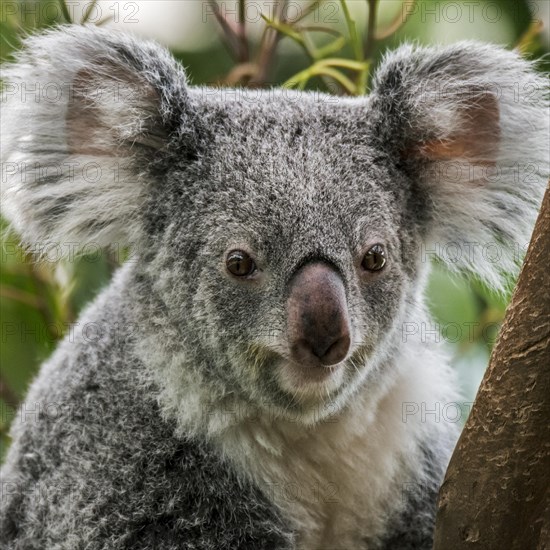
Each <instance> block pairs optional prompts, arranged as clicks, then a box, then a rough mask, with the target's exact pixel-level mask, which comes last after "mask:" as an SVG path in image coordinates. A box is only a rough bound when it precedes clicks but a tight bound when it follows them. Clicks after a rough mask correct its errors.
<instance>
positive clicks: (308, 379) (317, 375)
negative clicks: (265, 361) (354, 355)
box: [284, 361, 344, 385]
mask: <svg viewBox="0 0 550 550" xmlns="http://www.w3.org/2000/svg"><path fill="white" fill-rule="evenodd" d="M284 368H286V369H287V370H289V371H291V375H292V376H293V377H294V379H295V381H296V382H297V383H298V384H300V385H301V384H311V383H321V382H326V381H327V380H329V379H330V378H331V377H332V376H334V375H335V374H336V373H337V372H338V371H339V370H341V369H343V368H344V364H343V363H339V364H337V365H330V366H324V365H305V364H299V363H296V362H294V361H291V362H289V363H287V364H286V366H285V367H284Z"/></svg>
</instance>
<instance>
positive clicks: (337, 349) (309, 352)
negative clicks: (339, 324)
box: [295, 332, 350, 367]
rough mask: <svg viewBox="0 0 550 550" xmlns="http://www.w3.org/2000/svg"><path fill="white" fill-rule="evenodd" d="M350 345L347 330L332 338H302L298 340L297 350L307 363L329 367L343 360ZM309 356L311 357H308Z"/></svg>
mask: <svg viewBox="0 0 550 550" xmlns="http://www.w3.org/2000/svg"><path fill="white" fill-rule="evenodd" d="M349 346H350V338H349V334H348V333H347V332H346V333H344V334H342V335H340V336H338V337H336V338H330V339H322V338H317V339H311V340H307V339H302V340H300V341H299V342H297V345H296V347H295V350H296V351H298V355H299V356H300V358H301V359H302V360H303V361H305V362H306V363H312V364H315V363H317V364H319V363H320V364H321V365H323V366H326V367H329V366H331V365H335V364H336V363H340V362H341V361H343V360H344V359H345V357H346V355H347V353H348V350H349ZM308 358H309V359H308Z"/></svg>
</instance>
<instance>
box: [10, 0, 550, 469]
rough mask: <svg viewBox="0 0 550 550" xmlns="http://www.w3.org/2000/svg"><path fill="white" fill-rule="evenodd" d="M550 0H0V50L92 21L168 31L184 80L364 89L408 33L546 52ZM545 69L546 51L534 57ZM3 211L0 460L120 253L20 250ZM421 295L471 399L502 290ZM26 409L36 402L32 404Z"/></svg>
mask: <svg viewBox="0 0 550 550" xmlns="http://www.w3.org/2000/svg"><path fill="white" fill-rule="evenodd" d="M549 6H550V2H548V1H547V0H541V1H539V2H537V1H527V0H499V1H498V2H495V1H485V0H480V1H468V2H452V1H437V2H436V1H431V0H426V1H423V0H417V1H416V2H414V1H412V0H405V1H402V0H381V1H376V0H370V1H369V0H348V1H347V2H345V1H340V0H322V1H320V2H319V1H313V2H312V1H307V0H301V1H291V0H287V1H285V0H257V1H256V0H241V1H238V0H230V1H223V2H222V1H220V2H218V3H217V4H216V3H214V2H209V1H206V0H205V1H201V0H180V1H163V0H146V1H136V2H115V1H104V0H101V1H99V2H89V1H84V2H83V1H67V2H62V1H60V0H42V1H33V2H23V1H18V0H0V8H1V10H0V60H1V61H6V60H9V59H10V58H11V56H12V54H13V53H14V52H15V51H16V50H17V49H18V48H19V47H20V44H21V38H22V37H24V35H25V34H26V33H29V32H33V31H35V30H37V29H42V28H46V27H49V26H51V25H54V24H57V23H66V22H67V21H68V20H71V21H72V22H74V23H80V22H81V21H82V20H85V19H87V20H88V22H89V23H93V24H100V25H103V26H105V27H109V26H113V27H120V28H122V29H124V30H125V31H128V32H134V33H137V34H139V35H141V36H145V37H152V38H155V39H156V40H157V41H159V42H161V43H164V44H165V45H166V46H168V47H169V48H170V49H171V50H172V51H173V53H174V55H175V56H176V57H177V58H178V59H179V60H180V61H181V62H182V63H183V65H184V66H185V67H186V68H187V72H188V75H189V78H190V81H191V83H192V84H215V85H233V86H250V85H254V86H270V85H281V84H283V83H285V82H286V83H287V85H288V86H295V87H299V88H304V89H319V90H322V91H326V90H327V88H328V89H329V90H330V91H331V92H332V93H337V94H360V93H363V92H364V91H365V89H368V81H369V77H370V76H371V75H372V71H373V70H374V69H375V67H376V64H377V63H378V62H379V60H380V57H381V55H382V53H383V52H384V51H385V50H386V49H388V48H393V47H395V46H396V45H398V44H400V43H402V42H403V41H408V40H414V41H417V42H419V43H424V44H443V43H450V42H455V41H457V40H461V39H478V40H484V41H490V42H494V43H498V44H503V45H506V46H507V47H510V48H511V47H515V46H518V47H520V48H521V49H522V51H523V52H524V53H525V55H526V56H528V57H531V58H537V59H538V58H541V57H542V56H544V54H547V53H548V51H549V50H550V47H549V44H548V42H549V40H548V36H549V35H548V12H549V11H550V8H549ZM369 7H370V12H369ZM239 10H241V11H239ZM369 13H370V15H369ZM373 13H374V14H375V18H373V17H372V15H373ZM262 16H263V17H262ZM222 19H223V20H222ZM369 21H370V27H369ZM243 23H244V24H243ZM543 23H544V24H543ZM222 27H225V32H224V30H223V29H222ZM267 28H270V29H271V30H269V31H267ZM368 28H371V29H372V30H371V32H370V33H368V32H367V30H368ZM243 36H246V46H245V41H244V40H243V38H242V37H243ZM270 41H271V42H270ZM273 44H276V49H275V47H274V46H273ZM544 68H546V69H547V68H548V62H547V61H546V62H543V63H541V70H543V69H544ZM304 71H306V72H304ZM1 223H2V227H1V229H2V234H3V239H2V247H1V251H0V253H1V258H0V270H1V273H0V297H1V302H0V325H1V330H2V336H1V352H0V444H1V446H2V449H0V458H1V456H3V454H4V452H5V448H6V445H7V444H9V438H8V428H9V424H10V421H11V419H12V418H13V416H14V414H15V407H16V406H17V404H18V403H21V402H22V401H23V400H24V395H25V391H26V389H27V387H28V385H29V382H30V381H31V380H32V378H33V376H34V375H35V374H36V372H37V370H38V368H39V365H40V363H41V362H42V361H43V360H44V359H45V358H47V357H48V355H49V354H50V353H51V352H52V350H53V349H54V347H55V345H56V343H57V342H58V341H59V339H60V338H62V337H63V335H64V334H65V333H66V332H67V331H68V329H69V326H70V323H72V322H74V321H76V319H77V317H78V314H79V312H80V311H81V309H82V307H83V306H84V305H85V304H87V303H88V302H89V301H90V300H92V299H93V297H94V296H95V295H96V294H97V293H98V291H99V290H100V289H101V288H102V287H103V286H105V285H106V284H107V283H108V281H109V280H110V278H111V275H112V272H113V270H114V269H116V267H117V266H118V265H119V264H120V262H121V257H122V256H123V253H122V252H121V251H118V250H116V248H113V249H112V250H109V251H101V250H88V252H89V253H88V254H86V255H83V256H79V257H74V258H68V259H64V260H63V261H57V257H58V256H59V255H60V252H61V251H60V250H58V249H56V248H55V247H53V248H50V249H48V250H47V251H46V254H45V257H43V258H41V259H40V258H39V257H38V255H37V254H36V253H35V252H36V251H32V250H23V249H22V248H21V247H20V246H19V245H18V240H17V236H16V235H13V234H12V233H11V232H10V231H9V229H8V228H7V225H6V223H5V222H1ZM428 297H429V301H430V304H431V307H432V311H433V314H434V318H435V320H436V322H437V323H439V335H440V338H441V339H443V340H447V341H448V343H449V346H450V347H451V348H452V351H453V353H454V365H455V367H456V369H457V370H458V372H459V378H460V382H461V386H462V390H463V395H464V402H465V403H468V402H471V401H473V399H474V396H475V392H476V390H477V386H478V384H479V382H480V380H481V377H482V375H483V371H484V369H485V367H486V365H487V362H488V358H489V354H490V351H491V347H492V345H493V343H494V340H495V336H496V334H497V332H498V327H499V324H500V322H501V320H502V318H503V314H504V310H505V307H506V303H507V299H508V297H502V296H496V295H494V294H492V293H490V292H488V291H487V289H486V288H484V287H483V285H482V284H480V283H479V282H477V281H475V280H470V279H468V280H467V279H464V278H458V277H451V276H450V274H449V273H448V272H446V271H445V270H444V269H443V268H441V267H440V266H438V265H436V266H435V268H434V271H433V275H432V277H431V281H430V287H429V295H428ZM426 328H427V329H432V328H435V327H426ZM427 337H430V336H429V335H428V336H427ZM26 407H27V409H30V410H32V407H33V404H29V403H27V404H26ZM462 420H465V418H462Z"/></svg>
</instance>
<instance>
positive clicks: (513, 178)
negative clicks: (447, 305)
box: [0, 26, 550, 550]
mask: <svg viewBox="0 0 550 550" xmlns="http://www.w3.org/2000/svg"><path fill="white" fill-rule="evenodd" d="M3 79H4V87H3V97H2V102H1V110H2V112H1V115H2V116H1V143H0V145H1V153H2V166H3V177H2V188H1V191H2V213H3V215H4V216H5V217H6V219H8V220H9V222H10V223H11V226H12V227H13V228H14V230H16V231H17V232H19V234H20V235H21V238H22V241H23V242H24V243H25V244H26V245H30V246H37V245H40V244H45V243H58V244H63V243H78V245H79V246H80V247H82V248H85V247H86V245H88V244H90V243H94V244H95V245H99V246H102V247H108V246H110V245H112V244H113V243H118V245H119V246H127V247H129V248H130V249H131V250H132V259H131V260H130V261H128V262H127V263H126V264H125V265H124V266H123V267H122V268H120V269H119V270H118V272H117V273H116V274H115V276H114V278H113V281H112V282H111V284H110V285H109V287H108V288H106V289H105V290H104V291H103V292H102V293H101V294H100V296H99V297H98V298H97V299H96V300H95V301H94V302H93V303H92V304H90V305H89V306H88V308H87V309H86V310H85V311H84V312H83V314H82V316H81V318H80V319H79V321H78V324H77V325H76V328H75V330H72V331H71V334H70V336H67V338H65V340H64V341H63V342H62V343H61V344H60V345H59V346H58V348H57V350H56V351H55V352H54V354H53V355H52V357H51V358H50V359H49V360H47V361H46V362H45V363H44V365H43V366H42V368H41V370H40V373H39V374H38V376H37V377H36V379H35V380H34V382H33V384H32V386H31V388H30V390H29V393H28V395H27V397H26V399H25V403H24V404H23V405H22V408H21V413H20V414H19V415H18V417H17V420H16V421H15V422H14V423H13V426H12V431H11V436H12V438H13V443H12V444H11V447H10V449H9V452H8V454H7V458H6V462H5V464H4V466H3V469H2V480H3V481H2V483H3V489H2V499H1V502H0V505H1V512H0V540H2V543H1V544H2V547H3V548H26V549H27V548H28V549H31V548H40V549H43V548H59V549H62V548H63V549H65V548H66V549H68V548H71V549H75V548H86V549H88V550H95V549H97V550H99V549H106V548H116V549H121V548H128V549H139V548H143V549H145V548H148V549H151V548H162V549H174V550H175V549H182V548H188V549H212V550H214V549H216V550H218V549H222V548H223V549H226V548H227V549H237V548H243V549H251V548H263V549H268V548H273V549H306V550H317V549H321V548H323V549H328V548H330V549H346V550H350V549H392V550H396V549H397V550H399V549H429V548H431V541H432V529H433V522H434V515H435V507H436V495H437V490H438V487H439V484H440V483H441V480H442V476H443V473H444V471H445V468H446V464H447V461H448V459H449V456H450V453H451V450H452V448H453V445H454V443H455V441H456V437H457V434H458V429H457V424H456V422H453V421H452V419H450V418H449V416H445V417H442V416H441V410H442V408H443V407H445V406H446V405H448V404H453V403H455V402H456V401H457V400H459V399H460V398H459V396H458V393H457V391H456V382H455V381H454V379H453V376H452V371H451V369H450V367H449V358H448V357H447V355H446V351H445V349H444V348H442V346H441V345H440V344H439V343H438V341H437V338H430V337H429V334H430V333H429V332H426V330H425V329H426V327H428V328H430V327H433V325H432V324H431V322H430V317H429V315H428V313H427V308H426V299H425V297H424V292H425V287H426V280H427V277H428V274H429V270H430V259H431V257H433V256H439V258H440V260H441V261H443V262H446V263H447V264H448V266H449V268H450V269H452V270H455V271H458V272H463V271H465V272H470V273H471V274H473V275H475V276H476V277H478V278H480V279H482V280H483V281H485V282H486V283H487V284H488V285H490V286H491V287H492V288H494V289H496V290H497V291H501V290H503V289H504V287H505V281H506V280H507V277H508V274H509V273H513V272H514V270H515V269H516V267H517V263H518V259H519V258H518V257H517V256H518V255H517V250H518V249H521V248H522V247H523V246H524V245H525V244H526V243H527V242H528V241H529V235H530V232H531V230H532V226H533V222H534V218H535V216H536V213H537V209H538V206H539V204H540V200H541V197H542V193H543V191H544V188H545V184H546V179H547V176H548V166H549V159H548V151H549V150H550V149H549V147H548V139H549V128H548V120H549V117H548V100H547V98H548V87H547V84H546V81H545V79H544V78H543V77H541V76H539V75H538V74H537V72H536V68H535V67H533V65H532V64H531V63H529V62H527V61H525V60H523V59H521V58H520V57H519V56H518V54H517V53H515V52H511V51H506V50H504V49H502V48H500V47H496V46H490V45H485V44H481V43H476V42H461V43H458V44H454V45H451V46H445V47H419V46H409V45H404V46H402V47H400V48H398V49H397V50H396V51H393V52H391V53H388V54H387V55H386V56H385V57H384V59H383V60H382V61H381V63H380V64H379V66H378V68H377V70H376V72H375V74H374V78H373V83H372V89H371V92H370V94H369V95H368V96H365V97H359V98H341V97H333V96H330V95H324V94H318V93H314V92H290V91H288V90H276V89H273V90H262V91H258V90H254V91H247V90H229V89H214V88H208V87H204V88H203V87H193V86H189V85H188V83H187V79H186V76H185V73H184V70H183V69H182V68H181V67H180V65H179V64H178V63H177V62H176V61H175V60H174V59H173V58H172V57H171V56H170V54H169V53H168V52H167V51H166V50H164V49H163V48H162V47H160V46H159V45H157V44H154V43H151V42H142V41H139V40H137V39H136V38H133V37H131V36H128V35H125V34H119V33H115V32H112V31H109V32H107V31H105V30H100V29H97V28H94V27H89V26H82V27H80V26H79V27H76V26H66V27H58V28H56V29H54V30H52V31H49V32H46V33H44V34H39V35H36V36H31V37H28V38H27V39H26V41H25V46H24V48H23V50H22V51H21V52H20V53H19V54H18V55H17V57H16V59H15V60H14V62H13V63H11V64H9V65H6V66H5V67H4V70H3ZM31 96H32V97H31ZM488 245H492V246H493V247H494V248H496V250H497V251H498V254H497V255H496V254H488V253H487V250H486V248H485V247H486V246H488ZM449 250H452V258H449V257H448V251H449ZM497 256H498V257H497ZM495 258H496V259H495ZM92 325H93V326H94V327H97V328H98V330H99V333H100V334H101V338H94V339H90V338H89V335H88V334H87V332H86V330H84V329H85V328H86V327H89V326H92ZM79 327H80V328H79ZM426 334H427V336H426ZM92 340H93V341H92ZM51 404H55V407H51ZM30 409H32V411H34V413H35V414H33V415H29V414H28V412H29V410H30ZM52 411H53V412H52ZM438 411H439V413H438Z"/></svg>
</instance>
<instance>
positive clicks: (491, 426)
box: [434, 187, 550, 550]
mask: <svg viewBox="0 0 550 550" xmlns="http://www.w3.org/2000/svg"><path fill="white" fill-rule="evenodd" d="M547 544H548V546H546V545H547ZM464 548H468V549H480V550H481V549H483V550H493V549H495V550H497V549H498V550H503V549H506V550H515V549H517V550H543V549H545V548H550V187H549V188H547V190H546V195H545V197H544V200H543V204H542V209H541V212H540V215H539V219H538V221H537V224H536V226H535V230H534V233H533V238H532V239H531V244H530V245H529V250H528V252H527V256H526V258H525V262H524V265H523V268H522V270H521V274H520V276H519V279H518V283H517V286H516V289H515V291H514V294H513V296H512V301H511V303H510V306H509V307H508V309H507V311H506V317H505V319H504V323H503V326H502V329H501V331H500V336H499V339H498V342H497V344H496V346H495V348H494V350H493V354H492V356H491V361H490V363H489V367H488V369H487V372H486V373H485V376H484V377H483V381H482V382H481V386H480V388H479V391H478V394H477V396H476V400H475V403H474V406H473V408H472V411H471V413H470V416H469V418H468V420H467V422H466V426H465V427H464V430H463V432H462V435H461V437H460V439H459V441H458V444H457V446H456V449H455V451H454V454H453V456H452V458H451V462H450V464H449V468H448V470H447V474H446V476H445V481H444V483H443V486H442V487H441V490H440V492H439V502H438V512H437V520H436V528H435V540H434V550H461V549H464Z"/></svg>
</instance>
